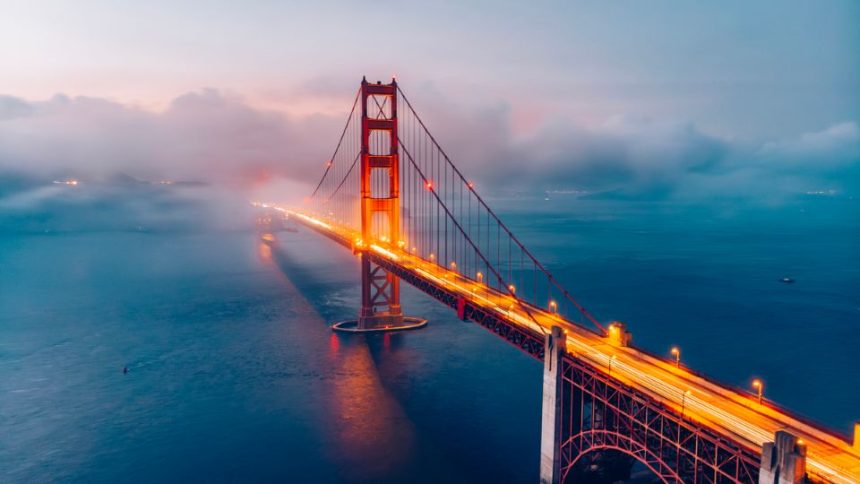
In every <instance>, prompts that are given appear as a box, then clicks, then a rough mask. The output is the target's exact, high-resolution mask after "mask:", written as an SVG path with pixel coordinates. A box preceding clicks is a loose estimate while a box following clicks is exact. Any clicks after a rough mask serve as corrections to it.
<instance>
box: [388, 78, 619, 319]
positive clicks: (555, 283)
mask: <svg viewBox="0 0 860 484" xmlns="http://www.w3.org/2000/svg"><path fill="white" fill-rule="evenodd" d="M397 92H398V94H399V95H400V97H401V98H402V99H403V101H404V102H405V103H406V106H407V107H408V108H409V111H410V113H411V114H412V115H413V116H414V117H415V119H416V121H417V122H418V124H419V125H420V127H421V128H422V129H423V131H424V133H425V134H426V135H427V137H429V138H430V141H431V142H432V144H433V145H434V146H435V148H436V149H437V150H438V151H439V153H440V154H441V155H442V156H443V157H444V158H445V161H446V162H447V164H448V165H450V167H451V169H452V170H453V172H454V173H456V175H457V177H458V178H459V179H460V181H461V182H462V183H464V184H465V186H466V187H467V189H468V190H469V192H471V193H472V194H473V195H474V196H475V199H476V200H477V201H478V203H479V204H480V205H481V206H482V207H484V209H485V210H486V211H487V214H488V217H492V218H493V220H494V221H495V222H496V223H497V224H498V227H499V228H501V229H502V230H504V231H505V233H506V234H507V235H508V237H509V241H513V242H514V243H515V244H516V245H517V246H518V247H519V249H520V250H521V252H522V254H524V255H525V256H526V257H528V258H529V259H530V260H531V261H532V263H533V264H534V265H535V267H537V268H538V269H539V270H540V271H541V272H542V273H543V274H544V275H545V276H546V277H547V279H548V281H549V282H550V283H551V284H552V285H553V286H554V287H555V288H556V289H557V290H559V291H560V292H561V294H562V295H563V296H564V298H565V299H567V300H568V301H569V302H570V303H571V304H573V305H574V306H575V307H576V309H577V310H578V311H579V312H580V313H581V314H582V315H583V316H584V317H585V318H586V319H587V320H588V321H589V322H590V323H591V324H593V325H594V326H595V328H597V329H598V331H599V332H600V333H602V334H603V335H604V336H605V335H607V334H608V331H607V330H606V328H605V327H604V326H603V325H602V324H600V323H599V322H598V321H597V319H596V318H595V317H594V316H593V315H592V314H591V313H590V312H589V311H588V310H586V309H585V307H584V306H582V304H580V303H579V302H578V301H577V300H576V299H575V298H574V297H573V296H572V295H571V294H570V293H569V292H568V291H567V289H565V288H564V287H563V286H562V285H561V283H559V282H558V280H557V279H556V278H555V277H554V276H553V275H552V273H550V272H549V270H548V269H546V267H544V266H543V264H541V262H540V261H539V260H537V258H536V257H535V256H534V255H532V253H531V252H530V251H529V250H528V249H527V248H526V246H525V245H523V243H522V242H520V240H519V239H518V238H517V237H516V236H515V235H514V234H513V232H511V230H510V229H509V228H508V226H507V225H506V224H505V223H504V222H502V220H501V219H500V218H499V217H498V216H497V215H496V213H495V212H494V211H493V209H491V208H490V206H489V205H487V203H486V202H485V201H484V199H483V198H482V197H481V196H480V195H479V194H478V192H477V191H476V190H475V188H474V184H473V183H471V182H469V181H468V180H467V179H466V177H465V176H463V173H462V172H461V171H460V170H459V169H458V168H457V166H456V165H454V163H453V162H452V161H451V158H450V157H449V156H448V154H447V153H446V152H445V150H444V149H442V147H441V146H440V145H439V143H438V142H437V141H436V138H435V137H434V136H433V134H432V133H431V132H430V130H429V129H428V128H427V125H425V124H424V121H423V120H422V119H421V117H420V116H419V115H418V113H417V112H416V111H415V108H414V107H413V106H412V103H411V102H409V99H408V98H407V97H406V95H405V94H404V93H403V90H402V89H400V87H399V86H398V87H397Z"/></svg>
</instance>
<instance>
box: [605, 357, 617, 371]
mask: <svg viewBox="0 0 860 484" xmlns="http://www.w3.org/2000/svg"><path fill="white" fill-rule="evenodd" d="M616 358H618V355H612V356H610V357H609V371H608V372H607V373H608V374H609V376H612V362H613V361H615V359H616Z"/></svg>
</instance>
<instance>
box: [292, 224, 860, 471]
mask: <svg viewBox="0 0 860 484" xmlns="http://www.w3.org/2000/svg"><path fill="white" fill-rule="evenodd" d="M275 208H277V207H275ZM287 213H289V214H290V215H291V216H292V215H295V216H296V217H299V220H301V222H307V223H308V224H309V225H310V224H314V225H318V226H320V227H324V226H325V225H328V224H324V223H323V222H320V221H319V220H316V219H314V218H312V217H309V216H304V217H302V216H301V214H299V213H297V212H294V211H293V210H287ZM327 232H329V234H328V235H330V236H333V237H335V238H338V239H339V240H341V241H349V240H352V239H354V238H356V236H357V235H359V234H358V233H357V232H356V231H355V230H354V229H352V228H351V227H341V226H338V225H332V226H329V227H328V228H327ZM365 243H366V242H365ZM365 247H367V246H365ZM380 248H382V247H380ZM403 259H407V260H408V259H409V256H401V260H403ZM415 260H416V261H417V259H415ZM432 260H435V254H434V255H433V258H432ZM420 267H421V265H420V264H419V265H418V266H417V267H413V268H410V267H409V266H408V265H407V266H406V268H407V269H411V270H413V271H415V272H416V273H418V274H421V275H422V276H423V277H424V278H425V279H426V280H429V281H434V282H436V283H438V284H439V285H440V286H443V287H446V288H448V289H449V290H453V291H454V292H456V293H459V294H463V295H467V297H469V298H470V299H471V301H473V302H475V303H477V304H481V305H483V306H484V307H486V308H487V309H489V310H491V311H494V312H497V313H498V314H499V315H501V316H506V317H507V318H508V319H509V320H510V321H511V322H512V323H516V324H518V325H520V326H521V327H523V328H529V329H533V330H535V331H540V328H544V329H546V328H547V327H549V325H550V324H551V322H552V321H553V320H552V319H549V318H547V319H544V317H543V316H542V315H541V314H539V313H540V310H538V314H537V316H538V319H537V320H530V319H529V317H528V316H526V314H525V313H522V312H520V310H509V311H505V310H504V309H503V307H504V306H507V303H508V302H509V301H511V298H510V296H509V295H507V296H506V295H505V294H503V293H502V292H501V291H499V290H496V289H487V290H486V292H487V294H486V297H484V296H482V295H481V294H474V293H473V294H469V290H470V289H472V287H473V286H472V285H469V284H468V283H467V282H466V281H465V280H463V279H462V278H460V277H455V278H454V279H447V280H443V279H442V277H441V274H442V273H443V272H444V269H439V270H437V269H435V268H432V269H431V268H429V267H428V266H426V265H425V266H424V267H425V268H426V270H422V269H421V268H420ZM443 267H444V266H443ZM434 274H435V275H434ZM479 279H480V276H479ZM479 287H480V286H479ZM502 287H504V286H502ZM500 306H502V307H500ZM544 315H546V316H550V315H549V314H547V313H544ZM555 317H557V316H554V318H555ZM620 329H621V327H620V326H619V327H618V328H616V329H614V330H612V329H610V333H611V332H612V331H615V332H616V334H617V333H618V331H619V330H620ZM574 334H576V333H574ZM579 336H582V337H581V338H579V337H572V338H569V339H568V341H567V350H568V351H569V352H573V353H574V354H577V355H579V356H580V357H582V358H584V359H585V360H588V361H591V362H592V363H593V364H595V366H596V367H600V366H602V365H604V364H607V363H608V365H609V367H608V372H611V371H615V372H616V375H617V376H616V378H618V379H621V380H622V381H625V382H626V381H628V380H629V381H630V382H631V384H635V385H637V386H641V387H642V389H643V390H644V391H646V392H649V393H653V394H655V395H656V396H658V397H662V398H664V399H666V400H669V401H674V402H678V400H679V398H678V397H681V398H680V400H681V402H680V403H681V407H682V409H681V410H682V414H683V416H684V418H686V407H688V406H689V407H690V409H691V410H690V412H691V418H693V419H696V420H699V419H702V420H703V421H704V422H705V424H707V425H711V426H714V427H719V428H726V429H728V430H729V431H731V432H732V433H733V435H736V436H738V437H740V438H742V439H745V440H746V441H748V442H749V443H752V444H753V445H756V446H758V445H761V444H762V443H763V442H767V441H770V440H771V439H773V432H774V429H775V428H777V427H784V426H788V427H789V428H793V429H795V430H797V431H798V432H799V433H801V435H803V437H804V441H805V442H806V443H807V445H808V446H809V455H808V458H807V465H808V468H809V469H810V471H811V473H812V474H814V475H817V476H826V477H827V478H828V479H829V480H832V481H833V482H838V483H846V484H847V483H851V482H860V480H858V479H852V478H851V477H852V476H855V474H856V472H855V471H854V470H853V467H851V466H850V464H852V460H851V459H850V458H846V459H843V458H842V456H841V455H840V456H833V455H831V448H833V447H835V448H836V449H838V450H841V449H843V446H844V445H845V443H844V441H842V440H841V439H836V438H835V437H832V436H831V435H830V434H827V433H825V432H822V431H820V430H818V429H816V428H809V427H808V426H806V425H805V424H803V423H802V422H797V421H794V420H793V419H791V418H790V417H791V416H790V415H782V414H781V413H780V412H779V410H775V409H772V408H771V407H766V406H763V405H762V406H760V407H756V406H751V405H750V404H749V401H750V397H751V395H750V396H749V397H748V396H746V395H743V394H741V393H740V392H738V393H735V392H733V391H731V390H730V389H723V388H722V387H717V386H716V385H714V384H710V383H708V382H698V379H697V378H696V377H695V376H694V375H687V376H685V380H684V381H680V380H678V381H676V380H677V378H678V375H676V374H675V373H674V372H666V371H665V370H666V369H667V367H665V366H662V365H654V364H653V363H657V361H658V360H655V359H653V358H649V357H648V356H647V355H645V356H635V355H633V353H628V352H626V351H624V352H621V353H618V354H617V355H612V354H611V353H610V352H609V350H607V349H605V348H606V346H604V342H603V341H602V340H601V339H600V338H599V337H598V336H597V335H594V336H592V335H589V334H585V333H583V334H581V335H579ZM679 352H680V349H679ZM613 360H614V361H613ZM663 361H665V360H663ZM688 379H689V380H690V381H689V382H688V381H687V380H688ZM691 384H693V385H696V386H694V387H692V389H691V390H692V391H690V390H685V387H689V386H690V385H691ZM763 386H764V384H763V382H761V380H759V383H758V384H757V385H756V384H754V385H753V387H754V388H755V389H756V390H758V391H759V396H760V400H759V401H760V402H763V400H764V397H763ZM739 405H742V407H739ZM676 408H677V407H676ZM750 412H754V413H750ZM783 418H786V419H787V420H782V419H783ZM807 437H809V438H807ZM837 440H838V441H837ZM848 445H849V447H850V443H849V444H848Z"/></svg>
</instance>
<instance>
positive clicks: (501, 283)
mask: <svg viewBox="0 0 860 484" xmlns="http://www.w3.org/2000/svg"><path fill="white" fill-rule="evenodd" d="M397 142H398V143H399V144H400V148H401V149H403V153H404V154H406V157H407V158H408V159H409V162H410V163H411V164H412V166H413V167H414V168H415V170H416V171H417V172H418V175H419V176H420V177H421V179H422V180H423V181H424V182H425V183H427V182H428V179H427V177H426V176H425V175H424V173H423V172H422V171H421V168H419V167H418V165H417V164H416V163H415V159H414V158H412V155H411V154H410V153H409V150H408V149H407V148H406V147H405V146H404V145H403V143H402V142H401V141H400V138H399V137H398V139H397ZM431 193H433V196H434V197H435V198H436V201H437V202H439V206H441V207H442V208H443V209H444V210H445V213H446V214H447V215H448V217H450V218H451V222H452V223H453V224H454V225H455V226H456V227H457V229H458V230H460V233H461V234H462V235H463V237H464V238H465V239H466V241H467V242H469V244H470V245H471V246H472V248H473V249H475V251H476V253H477V255H478V256H479V257H480V258H481V259H482V260H483V261H484V263H486V264H487V266H488V267H489V268H490V270H492V272H493V275H495V276H496V279H497V280H498V281H499V284H500V285H502V286H503V287H505V289H507V292H508V294H509V295H510V296H511V297H513V298H514V300H515V301H516V302H517V306H519V307H521V308H522V309H523V310H525V312H526V314H528V315H529V318H531V320H532V321H534V323H535V324H536V325H537V327H538V328H540V330H541V332H542V333H543V334H547V332H546V329H545V328H544V327H543V325H542V324H540V323H539V322H538V321H537V319H536V318H535V317H534V314H533V313H532V311H531V310H530V309H529V307H528V305H526V304H523V302H522V300H521V299H520V298H519V296H517V295H516V293H515V292H514V290H512V289H511V286H506V285H505V281H504V279H502V276H501V274H499V272H498V270H496V268H495V267H494V266H493V265H492V264H490V262H489V261H488V260H487V259H486V257H484V255H483V254H482V253H481V251H480V250H479V249H478V247H477V246H475V244H474V242H472V239H471V237H469V235H468V234H467V233H466V232H465V231H464V230H463V227H462V226H461V225H460V223H459V222H458V221H457V220H456V219H455V218H454V216H453V214H451V211H450V210H449V209H448V206H447V205H445V202H443V201H442V199H441V198H439V195H438V194H437V193H436V192H435V191H432V190H431Z"/></svg>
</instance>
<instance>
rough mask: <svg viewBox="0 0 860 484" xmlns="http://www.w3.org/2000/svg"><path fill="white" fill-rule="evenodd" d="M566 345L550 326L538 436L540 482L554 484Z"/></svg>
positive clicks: (561, 334)
mask: <svg viewBox="0 0 860 484" xmlns="http://www.w3.org/2000/svg"><path fill="white" fill-rule="evenodd" d="M566 345H567V337H566V336H565V334H564V331H563V330H562V329H561V328H560V327H558V326H553V327H552V332H551V333H550V334H548V335H546V340H545V342H544V353H543V403H542V411H541V433H540V482H541V484H557V483H558V482H559V480H560V478H561V475H560V474H561V455H560V453H561V448H560V447H561V407H562V398H561V397H562V378H561V377H562V371H561V356H562V355H563V354H564V349H565V346H566Z"/></svg>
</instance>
